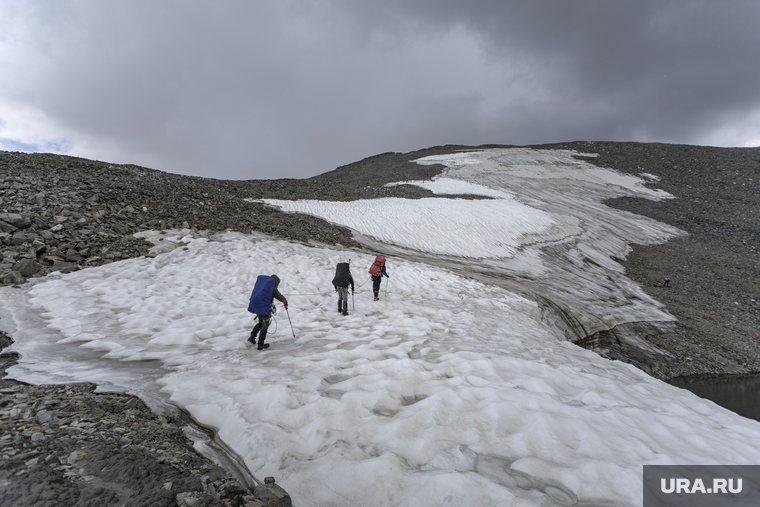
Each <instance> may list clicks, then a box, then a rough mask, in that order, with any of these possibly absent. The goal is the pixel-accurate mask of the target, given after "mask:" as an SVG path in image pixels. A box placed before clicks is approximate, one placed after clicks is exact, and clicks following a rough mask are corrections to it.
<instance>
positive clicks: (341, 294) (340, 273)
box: [332, 262, 354, 315]
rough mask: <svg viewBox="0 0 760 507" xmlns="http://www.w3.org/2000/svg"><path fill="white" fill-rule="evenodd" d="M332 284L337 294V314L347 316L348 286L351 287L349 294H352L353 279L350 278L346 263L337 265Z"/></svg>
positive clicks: (348, 267)
mask: <svg viewBox="0 0 760 507" xmlns="http://www.w3.org/2000/svg"><path fill="white" fill-rule="evenodd" d="M332 284H333V287H335V291H336V292H337V293H338V313H342V314H343V315H348V286H349V285H351V294H353V293H354V277H353V276H351V268H350V266H349V264H348V263H347V262H339V263H338V265H337V266H336V268H335V278H333V281H332Z"/></svg>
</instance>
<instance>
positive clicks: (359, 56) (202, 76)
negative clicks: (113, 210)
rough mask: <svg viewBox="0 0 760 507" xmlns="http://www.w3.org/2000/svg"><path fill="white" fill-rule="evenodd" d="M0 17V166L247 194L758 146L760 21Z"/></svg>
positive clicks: (309, 13)
mask: <svg viewBox="0 0 760 507" xmlns="http://www.w3.org/2000/svg"><path fill="white" fill-rule="evenodd" d="M0 14H2V16H0V18H1V19H4V21H0V29H2V30H0V65H1V66H2V67H0V71H1V72H2V74H3V75H4V76H6V77H5V78H2V79H0V122H1V123H0V124H1V125H2V126H0V139H3V138H6V139H7V141H4V142H2V144H0V146H4V147H5V149H13V148H12V147H13V146H16V147H18V146H22V147H23V146H71V147H72V148H71V150H70V151H71V152H72V153H74V154H80V155H83V156H90V157H97V158H101V159H105V160H110V161H114V162H132V163H138V164H143V165H148V166H151V167H156V168H159V169H163V170H168V171H172V172H180V173H189V174H200V175H206V176H214V177H224V178H254V177H256V178H258V177H294V176H296V177H298V176H309V175H313V174H317V173H320V172H324V171H327V170H331V169H333V168H334V167H335V166H337V165H340V164H343V163H349V162H352V161H354V160H357V159H359V158H362V157H365V156H369V155H373V154H376V153H379V152H382V151H408V150H414V149H418V148H423V147H427V146H431V145H436V144H445V143H462V144H482V143H504V144H536V143H543V142H555V141H570V140H578V139H586V140H642V141H662V142H684V143H695V144H722V145H746V144H748V143H755V144H757V143H758V142H760V70H759V69H760V68H759V67H758V65H757V64H756V62H757V61H758V54H757V53H758V49H757V48H758V47H760V35H758V32H759V31H758V30H757V29H756V26H757V21H758V19H760V4H758V3H757V2H749V1H747V2H743V1H734V0H727V1H725V2H704V1H700V0H688V1H687V0H678V1H667V0H663V1H657V2H654V1H639V2H614V1H612V2H611V1H595V0H583V1H567V0H565V1H563V0H554V1H546V0H543V1H542V0H534V1H530V2H529V1H525V2H485V1H469V2H459V1H453V0H450V1H449V0H435V1H433V0H425V1H401V0H386V1H384V2H361V1H356V0H321V1H320V0H315V1H309V2H306V1H303V2H300V1H291V2H288V1H270V2H244V1H239V2H236V1H225V2H214V3H211V2H189V1H181V2H180V1H174V2H169V1H163V2H153V1H151V2H147V1H131V2H105V1H73V2H53V1H50V2H45V1H37V2H24V3H23V4H21V3H13V2H8V3H6V4H3V3H0ZM8 76H11V77H8ZM16 149H18V148H16Z"/></svg>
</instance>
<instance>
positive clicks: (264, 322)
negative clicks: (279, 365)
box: [248, 275, 288, 350]
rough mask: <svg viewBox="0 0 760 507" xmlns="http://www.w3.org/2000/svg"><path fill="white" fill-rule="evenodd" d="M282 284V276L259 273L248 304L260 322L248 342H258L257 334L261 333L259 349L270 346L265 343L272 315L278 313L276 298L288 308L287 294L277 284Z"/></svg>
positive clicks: (249, 309)
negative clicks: (275, 305) (278, 288)
mask: <svg viewBox="0 0 760 507" xmlns="http://www.w3.org/2000/svg"><path fill="white" fill-rule="evenodd" d="M278 285H280V278H279V277H278V276H277V275H272V276H266V275H259V277H258V278H256V284H255V285H254V287H253V292H251V302H250V303H249V304H248V311H249V312H251V313H254V314H256V320H258V322H257V323H256V325H255V326H254V327H253V331H251V336H250V337H249V338H248V342H249V343H251V344H255V343H256V335H258V334H259V332H260V333H261V334H260V335H259V344H258V346H257V347H256V348H257V349H258V350H264V349H266V348H269V344H268V343H264V340H266V338H267V330H268V329H269V321H270V319H271V318H272V315H274V314H275V313H277V310H276V308H275V307H274V300H275V299H277V300H278V301H282V303H283V304H284V305H285V310H287V309H288V300H287V299H285V296H283V295H282V294H280V291H279V290H277V286H278Z"/></svg>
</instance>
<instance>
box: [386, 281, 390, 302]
mask: <svg viewBox="0 0 760 507" xmlns="http://www.w3.org/2000/svg"><path fill="white" fill-rule="evenodd" d="M390 284H391V277H390V276H389V277H387V280H385V299H387V300H388V301H390V299H391V297H390V296H389V295H388V286H389V285H390Z"/></svg>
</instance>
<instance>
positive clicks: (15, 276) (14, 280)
mask: <svg viewBox="0 0 760 507" xmlns="http://www.w3.org/2000/svg"><path fill="white" fill-rule="evenodd" d="M0 282H3V283H4V284H6V285H16V284H19V283H24V277H23V276H21V273H19V272H18V271H11V272H10V273H8V274H7V275H5V276H3V278H2V279H0Z"/></svg>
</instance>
